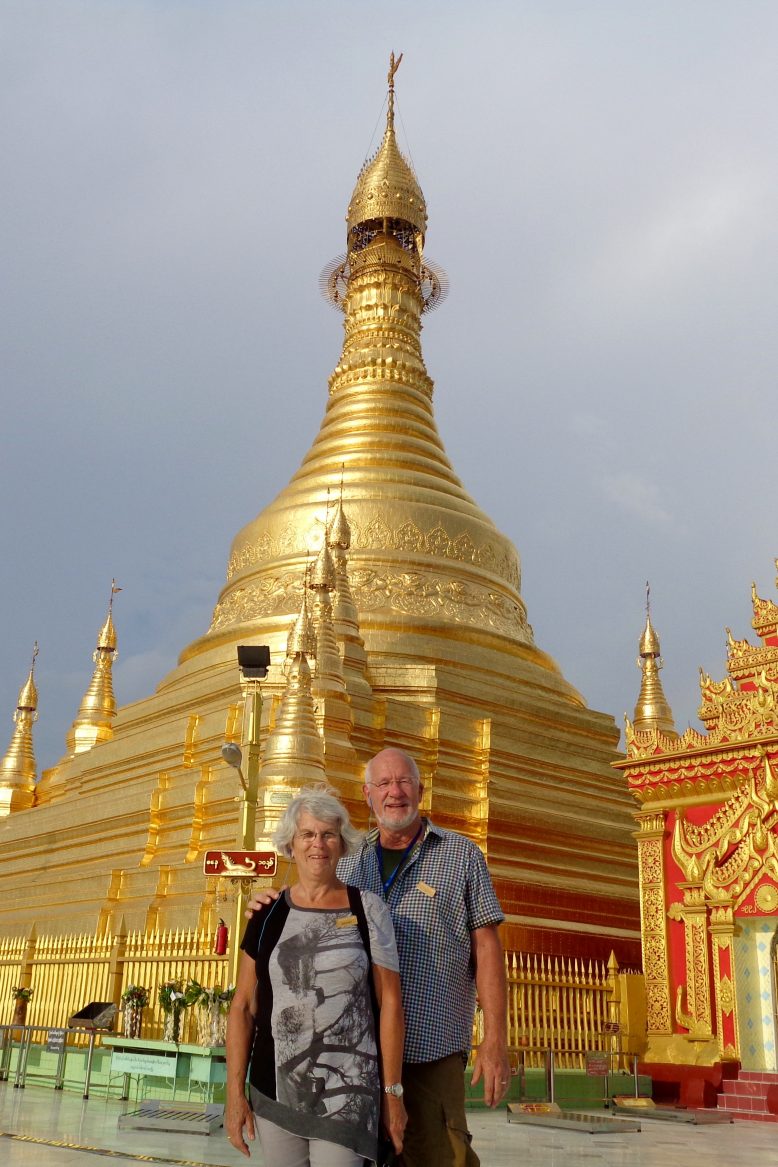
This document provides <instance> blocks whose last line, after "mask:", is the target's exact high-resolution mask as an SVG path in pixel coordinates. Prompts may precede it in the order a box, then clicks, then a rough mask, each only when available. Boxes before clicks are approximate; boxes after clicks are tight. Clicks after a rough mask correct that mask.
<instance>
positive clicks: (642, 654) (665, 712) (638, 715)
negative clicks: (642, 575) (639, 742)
mask: <svg viewBox="0 0 778 1167" xmlns="http://www.w3.org/2000/svg"><path fill="white" fill-rule="evenodd" d="M637 665H638V668H639V669H641V671H642V673H643V679H642V681H641V684H640V694H639V695H638V699H637V704H636V705H635V714H634V717H633V720H632V729H633V731H634V732H635V733H638V732H640V731H641V730H655V731H657V732H659V733H663V734H665V735H666V736H667V737H677V736H678V734H677V732H676V729H675V722H674V720H673V711H672V709H671V708H670V705H669V702H668V700H667V698H666V697H665V694H664V689H663V688H662V682H661V681H660V679H659V670H660V669H661V668H663V667H664V661H663V660H662V657H661V652H660V645H659V637H658V636H657V634H656V632H655V630H654V626H653V624H652V623H651V587H650V585H649V583H648V581H646V624H645V628H644V629H643V633H642V635H641V637H640V643H639V646H638V661H637Z"/></svg>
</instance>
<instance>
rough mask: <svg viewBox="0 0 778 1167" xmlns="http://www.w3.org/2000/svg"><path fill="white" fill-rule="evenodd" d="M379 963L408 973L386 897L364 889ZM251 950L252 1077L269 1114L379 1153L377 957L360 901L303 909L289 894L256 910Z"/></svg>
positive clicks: (291, 1126) (286, 1124) (249, 931)
mask: <svg viewBox="0 0 778 1167" xmlns="http://www.w3.org/2000/svg"><path fill="white" fill-rule="evenodd" d="M361 900H362V907H363V909H364V913H365V921H366V923H367V929H368V936H369V939H370V950H371V956H372V961H373V963H374V964H377V965H380V966H381V967H382V968H387V969H391V971H392V972H397V971H398V961H397V948H396V945H395V940H394V932H393V930H392V921H391V918H390V915H389V912H388V911H387V909H386V905H385V904H384V903H382V902H381V900H379V898H378V897H377V896H375V895H371V894H370V892H367V891H362V892H361ZM241 948H242V949H243V950H244V951H245V952H246V953H247V955H248V956H251V957H253V958H254V959H255V961H256V964H257V981H258V986H259V997H258V1000H259V1012H258V1016H257V1033H256V1037H255V1041H254V1049H253V1051H252V1057H251V1066H250V1070H249V1082H250V1085H251V1102H252V1106H253V1108H254V1110H255V1112H256V1113H257V1114H259V1115H261V1117H263V1118H267V1119H269V1120H270V1121H271V1122H274V1123H276V1125H278V1126H280V1127H282V1128H283V1129H284V1130H287V1131H291V1132H292V1133H293V1134H297V1135H301V1136H303V1137H304V1138H309V1139H323V1140H325V1141H327V1142H331V1143H337V1144H339V1145H340V1146H344V1147H348V1148H350V1149H351V1150H352V1151H355V1152H356V1153H357V1154H359V1155H362V1156H364V1157H365V1158H366V1159H373V1158H374V1157H375V1147H376V1138H377V1130H378V1116H379V1108H380V1083H379V1074H378V1052H377V1047H376V1034H375V1024H374V1019H373V1012H372V1005H371V1000H370V991H369V979H368V978H369V976H370V965H369V961H368V955H367V952H366V951H365V947H364V945H363V943H362V938H361V937H360V934H359V928H358V925H357V917H356V916H355V915H352V914H351V910H350V908H334V909H318V908H299V907H297V906H296V905H295V904H293V903H292V901H291V897H290V895H289V892H288V891H287V892H285V893H284V895H283V896H282V897H281V898H280V899H278V900H277V901H275V903H274V904H273V905H269V906H268V907H267V908H264V909H263V910H262V911H261V912H257V913H255V915H254V916H253V917H252V919H251V920H250V922H249V924H248V927H247V928H246V933H245V935H244V937H243V943H242V944H241Z"/></svg>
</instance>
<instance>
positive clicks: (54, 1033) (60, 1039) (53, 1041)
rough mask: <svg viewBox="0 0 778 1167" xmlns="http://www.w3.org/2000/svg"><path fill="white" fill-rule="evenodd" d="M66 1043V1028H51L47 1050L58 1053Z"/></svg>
mask: <svg viewBox="0 0 778 1167" xmlns="http://www.w3.org/2000/svg"><path fill="white" fill-rule="evenodd" d="M64 1044H65V1030H64V1029H50V1030H49V1032H48V1034H47V1035H46V1050H47V1052H48V1053H50V1054H58V1053H59V1052H60V1050H61V1049H62V1047H63V1046H64Z"/></svg>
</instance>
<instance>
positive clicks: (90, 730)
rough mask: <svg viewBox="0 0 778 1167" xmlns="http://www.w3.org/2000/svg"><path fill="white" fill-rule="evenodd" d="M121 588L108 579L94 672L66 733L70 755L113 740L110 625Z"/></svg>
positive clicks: (113, 631)
mask: <svg viewBox="0 0 778 1167" xmlns="http://www.w3.org/2000/svg"><path fill="white" fill-rule="evenodd" d="M121 590H122V589H121V588H120V587H118V586H117V584H116V580H115V579H113V580H111V598H110V600H109V601H108V615H107V616H106V619H105V623H104V624H103V626H102V628H101V629H100V631H99V632H98V634H97V648H96V649H95V651H94V652H93V653H92V660H93V661H94V662H95V671H94V673H93V674H92V680H91V682H90V684H89V688H88V689H87V691H86V693H85V694H84V697H83V699H82V701H81V705H80V706H79V710H78V713H77V714H76V719H75V721H74V722H73V724H72V725H71V727H70V729H69V730H68V735H67V748H68V752H69V753H70V754H83V753H84V752H85V751H86V750H91V749H92V747H93V746H96V745H97V744H98V742H106V741H110V740H111V738H112V737H113V721H114V718H115V717H116V698H115V697H114V694H113V662H114V660H115V659H116V655H117V652H116V629H115V628H114V625H113V598H114V596H115V595H116V593H117V592H120V591H121Z"/></svg>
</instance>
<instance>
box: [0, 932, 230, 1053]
mask: <svg viewBox="0 0 778 1167" xmlns="http://www.w3.org/2000/svg"><path fill="white" fill-rule="evenodd" d="M212 948H213V935H212V933H210V932H207V931H205V930H202V931H198V930H196V929H192V928H181V929H177V930H175V931H173V930H167V931H165V930H162V931H157V932H152V933H150V934H148V935H147V934H146V933H144V932H130V933H124V932H120V933H118V934H117V935H114V936H111V935H107V936H92V935H89V934H86V933H83V934H81V935H70V936H37V935H36V932H35V928H34V927H33V929H32V930H31V932H30V933H29V935H28V936H27V937H23V938H19V937H13V938H0V1016H2V1014H5V1013H7V1017H2V1019H3V1020H6V1021H10V1020H11V1014H12V1012H13V998H12V994H11V989H12V988H13V987H14V986H16V985H23V986H25V987H28V988H32V990H33V995H32V999H31V1001H30V1002H29V1005H28V1007H27V1024H28V1025H41V1026H47V1027H51V1028H54V1027H61V1026H65V1025H67V1023H68V1020H69V1018H70V1017H72V1015H73V1014H74V1013H77V1012H78V1011H79V1010H81V1009H83V1008H84V1007H85V1006H86V1005H88V1004H90V1002H92V1001H111V1002H113V1003H114V1004H116V1005H117V1006H120V1004H121V995H122V993H123V992H124V990H125V989H126V988H127V987H128V986H129V985H142V986H143V987H144V988H145V989H147V990H148V994H149V1006H148V1008H147V1009H146V1010H145V1011H144V1015H143V1033H144V1036H145V1037H148V1038H152V1039H153V1038H161V1036H162V1029H163V1025H164V1017H163V1014H162V1010H161V1008H160V1006H159V1005H158V1003H157V994H158V992H159V989H160V987H161V986H162V985H163V984H164V983H165V982H166V981H179V982H181V983H182V984H185V983H186V981H188V980H190V979H194V980H197V981H199V982H200V984H201V985H205V986H207V987H212V986H219V987H221V988H226V979H225V978H226V976H227V970H228V963H227V957H226V956H217V955H216V954H215V953H214V952H213V951H212ZM195 1024H196V1019H195V1018H194V1017H192V1016H189V1015H188V1014H187V1013H184V1015H183V1022H182V1026H181V1041H187V1040H190V1038H192V1039H193V1037H194V1029H195ZM36 1036H37V1040H40V1041H43V1040H45V1037H46V1034H45V1033H42V1034H39V1035H36Z"/></svg>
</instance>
